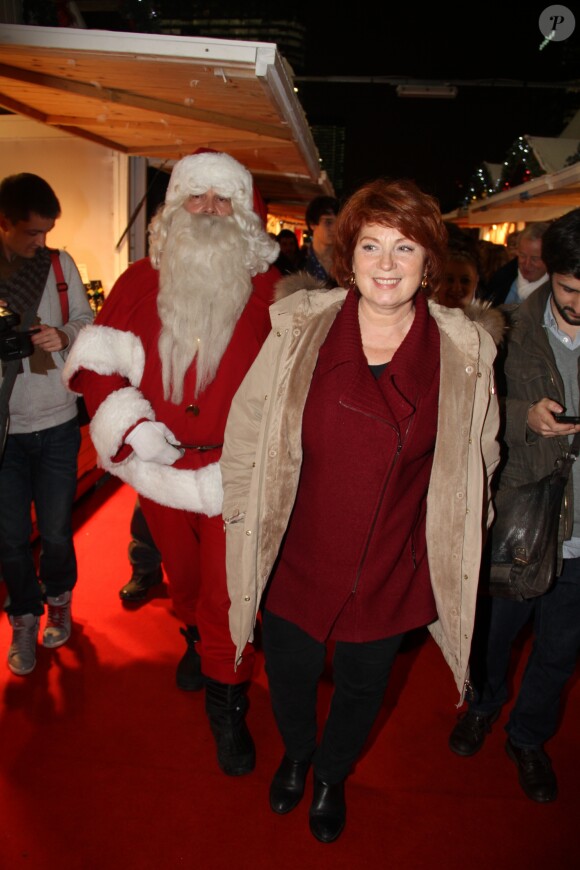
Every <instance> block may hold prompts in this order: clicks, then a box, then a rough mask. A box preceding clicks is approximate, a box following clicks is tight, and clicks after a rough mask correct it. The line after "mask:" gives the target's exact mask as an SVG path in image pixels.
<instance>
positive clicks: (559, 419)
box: [554, 414, 580, 425]
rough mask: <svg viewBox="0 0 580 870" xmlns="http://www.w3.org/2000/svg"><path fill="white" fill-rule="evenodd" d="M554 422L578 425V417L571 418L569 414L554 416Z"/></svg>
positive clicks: (579, 418)
mask: <svg viewBox="0 0 580 870" xmlns="http://www.w3.org/2000/svg"><path fill="white" fill-rule="evenodd" d="M554 420H556V422H557V423H572V424H573V425H576V424H577V423H580V417H571V416H570V415H569V414H554Z"/></svg>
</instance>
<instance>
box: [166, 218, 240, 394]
mask: <svg viewBox="0 0 580 870" xmlns="http://www.w3.org/2000/svg"><path fill="white" fill-rule="evenodd" d="M247 249H248V243H247V242H246V240H245V239H244V237H243V235H242V231H241V229H240V228H239V226H238V224H237V223H236V221H235V219H234V218H233V217H217V216H215V215H202V214H189V212H187V211H185V209H179V210H178V211H177V212H176V213H175V215H174V216H173V219H172V221H171V227H170V229H169V234H168V237H167V239H166V242H165V245H164V250H163V255H162V258H161V265H160V269H159V296H158V299H157V307H158V310H159V316H160V318H161V323H162V330H161V335H160V337H159V356H160V358H161V367H162V378H163V392H164V395H165V398H166V399H171V401H172V402H174V403H175V404H179V403H180V402H181V401H182V399H183V379H184V376H185V374H186V372H187V370H188V369H189V367H190V365H191V364H192V362H193V360H194V358H195V360H196V373H197V377H196V388H195V393H196V395H197V394H198V393H200V392H201V391H202V390H203V389H204V387H206V386H207V385H208V384H209V383H211V381H212V380H213V379H214V377H215V373H216V371H217V369H218V366H219V364H220V361H221V358H222V356H223V354H224V352H225V350H226V348H227V346H228V344H229V342H230V339H231V337H232V333H233V331H234V328H235V326H236V323H237V322H238V319H239V317H240V314H241V313H242V311H243V310H244V307H245V305H246V302H247V301H248V299H249V297H250V294H251V292H252V282H251V278H250V275H249V273H248V270H247V267H246V266H245V265H244V264H245V262H246V255H247Z"/></svg>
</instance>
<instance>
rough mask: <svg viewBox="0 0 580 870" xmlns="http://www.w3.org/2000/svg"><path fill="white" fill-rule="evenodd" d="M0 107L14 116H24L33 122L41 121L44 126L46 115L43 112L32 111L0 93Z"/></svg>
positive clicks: (30, 108)
mask: <svg viewBox="0 0 580 870" xmlns="http://www.w3.org/2000/svg"><path fill="white" fill-rule="evenodd" d="M0 106H3V107H4V108H5V109H8V110H9V111H10V112H14V113H15V114H16V115H25V116H26V117H27V118H32V120H33V121H41V122H42V123H43V124H46V117H47V116H46V115H45V114H44V112H39V111H38V109H33V108H32V107H31V106H27V105H25V104H24V103H19V102H18V100H13V99H12V97H9V96H7V95H6V94H3V93H2V92H0Z"/></svg>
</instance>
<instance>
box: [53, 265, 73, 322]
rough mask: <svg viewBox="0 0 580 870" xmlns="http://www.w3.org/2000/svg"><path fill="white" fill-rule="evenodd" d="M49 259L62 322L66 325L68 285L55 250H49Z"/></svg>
mask: <svg viewBox="0 0 580 870" xmlns="http://www.w3.org/2000/svg"><path fill="white" fill-rule="evenodd" d="M49 250H50V259H51V262H52V269H53V272H54V276H55V278H56V289H57V290H58V298H59V300H60V307H61V310H62V322H63V323H68V292H67V291H68V284H67V283H66V281H65V280H64V273H63V271H62V265H61V262H60V256H59V253H58V251H57V250H56V249H55V248H50V249H49Z"/></svg>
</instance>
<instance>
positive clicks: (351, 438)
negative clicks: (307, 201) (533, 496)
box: [221, 180, 499, 842]
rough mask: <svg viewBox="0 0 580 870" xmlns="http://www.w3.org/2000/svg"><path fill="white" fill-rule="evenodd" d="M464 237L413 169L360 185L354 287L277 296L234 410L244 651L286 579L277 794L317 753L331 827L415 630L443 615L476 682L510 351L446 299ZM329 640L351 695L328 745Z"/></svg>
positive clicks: (317, 812) (231, 452) (440, 623)
mask: <svg viewBox="0 0 580 870" xmlns="http://www.w3.org/2000/svg"><path fill="white" fill-rule="evenodd" d="M445 250H446V230H445V227H444V225H443V222H442V220H441V214H440V212H439V208H438V207H437V205H436V203H435V200H433V199H432V198H431V197H429V196H427V195H426V194H424V193H422V192H421V191H420V190H419V189H418V188H417V187H416V186H415V184H413V183H412V182H408V181H393V182H388V181H383V180H379V181H375V182H373V183H371V184H368V185H366V186H365V187H363V188H362V189H361V190H359V191H358V192H357V193H355V194H354V195H353V196H352V197H351V199H350V200H349V201H348V202H347V203H346V205H345V206H344V207H343V209H342V211H341V212H340V214H339V216H338V221H337V227H336V241H335V263H334V274H335V275H336V277H337V279H338V281H339V282H340V283H341V284H342V288H344V289H341V288H336V289H333V290H326V291H322V290H308V289H304V290H298V291H297V292H295V293H293V294H292V295H290V296H288V297H287V298H284V299H282V300H280V301H278V302H277V303H275V304H274V305H273V306H272V308H271V320H272V327H273V328H272V332H271V334H270V336H269V338H268V339H267V340H266V343H265V344H264V346H263V349H262V351H261V353H260V355H259V356H258V358H257V360H256V362H255V364H254V366H253V367H252V369H251V370H250V372H249V373H248V375H247V377H246V379H245V381H244V382H243V384H242V386H241V388H240V390H239V392H238V394H237V395H236V397H235V398H234V402H233V404H232V408H231V413H230V417H229V421H228V425H227V430H226V439H225V446H224V452H223V457H222V462H221V467H222V475H223V481H224V519H225V522H226V530H227V531H226V538H227V561H228V587H229V591H230V597H231V602H232V603H231V610H230V627H231V631H232V636H233V638H234V641H235V643H236V645H237V648H238V651H239V652H240V651H241V650H243V648H244V646H245V644H246V641H247V640H248V639H250V638H251V636H252V632H253V627H254V623H255V619H256V616H257V613H258V607H259V604H260V600H261V597H262V593H263V592H264V590H265V588H266V584H268V588H267V595H266V596H265V602H264V611H263V621H262V639H263V645H264V653H265V658H266V668H267V673H268V678H269V684H270V692H271V699H272V704H273V708H274V714H275V717H276V721H277V724H278V727H279V729H280V732H281V734H282V738H283V741H284V746H285V755H284V758H283V760H282V762H281V764H280V767H279V768H278V770H277V772H276V773H275V775H274V778H273V781H272V784H271V787H270V805H271V807H272V809H273V810H274V812H277V813H286V812H289V811H290V810H292V809H294V807H295V806H296V805H297V804H298V802H299V801H300V799H301V797H302V795H303V792H304V788H305V780H306V777H307V773H308V770H309V768H310V766H311V765H312V767H313V772H314V796H313V800H312V805H311V808H310V829H311V831H312V833H313V834H314V836H315V837H316V838H317V839H319V840H321V841H322V842H331V841H332V840H335V839H336V838H337V837H338V836H339V835H340V833H341V831H342V829H343V827H344V824H345V819H346V805H345V799H344V781H345V779H346V777H347V775H348V774H349V772H350V771H351V769H352V767H353V765H354V763H355V762H356V760H357V758H358V757H359V755H360V753H361V751H362V749H363V746H364V744H365V741H366V738H367V736H368V734H369V731H370V729H371V727H372V725H373V723H374V721H375V718H376V716H377V714H378V712H379V709H380V707H381V704H382V701H383V696H384V693H385V689H386V686H387V681H388V676H389V672H390V669H391V666H392V664H393V661H394V659H395V656H396V654H397V651H398V649H399V646H400V644H401V641H402V639H403V637H404V635H405V632H407V631H409V630H411V629H414V628H417V627H419V626H424V625H428V626H429V628H430V630H431V632H432V633H433V635H434V637H435V639H436V641H437V642H438V644H439V645H440V646H441V648H442V650H443V654H444V656H445V660H446V661H447V663H448V664H449V665H450V667H451V669H452V671H453V674H454V676H455V680H456V682H457V686H458V688H459V691H460V694H461V697H463V694H464V691H465V682H466V679H467V663H468V659H469V650H470V644H471V635H472V628H473V621H474V612H475V600H476V590H477V581H478V574H479V563H480V555H481V547H482V529H484V528H485V525H486V519H487V514H486V512H487V507H486V506H487V496H488V481H489V476H490V474H491V472H492V471H493V469H494V467H495V465H496V464H497V461H498V456H499V448H498V444H497V441H496V432H497V427H498V407H497V401H496V397H495V394H494V383H493V368H492V367H493V360H494V357H495V353H496V348H495V344H494V341H493V340H492V338H491V337H490V335H489V334H488V332H487V331H486V330H485V329H484V328H483V327H482V326H481V325H480V324H476V323H474V322H472V321H470V320H468V319H467V318H466V316H465V315H464V314H463V312H462V311H461V310H459V309H457V310H449V309H446V308H443V307H442V306H439V305H437V304H435V303H431V302H428V301H427V298H426V292H425V291H426V290H427V288H429V291H435V290H437V288H438V285H439V282H440V279H441V275H442V270H443V265H444V262H445ZM294 278H295V276H294ZM268 581H269V582H268ZM329 640H332V641H333V642H334V657H333V677H334V693H333V698H332V703H331V707H330V711H329V714H328V718H327V720H326V723H325V726H324V729H323V732H322V737H321V739H320V741H319V742H318V743H317V722H316V693H317V683H318V680H319V678H320V676H321V673H322V670H323V667H324V661H325V654H326V643H327V641H329Z"/></svg>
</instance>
